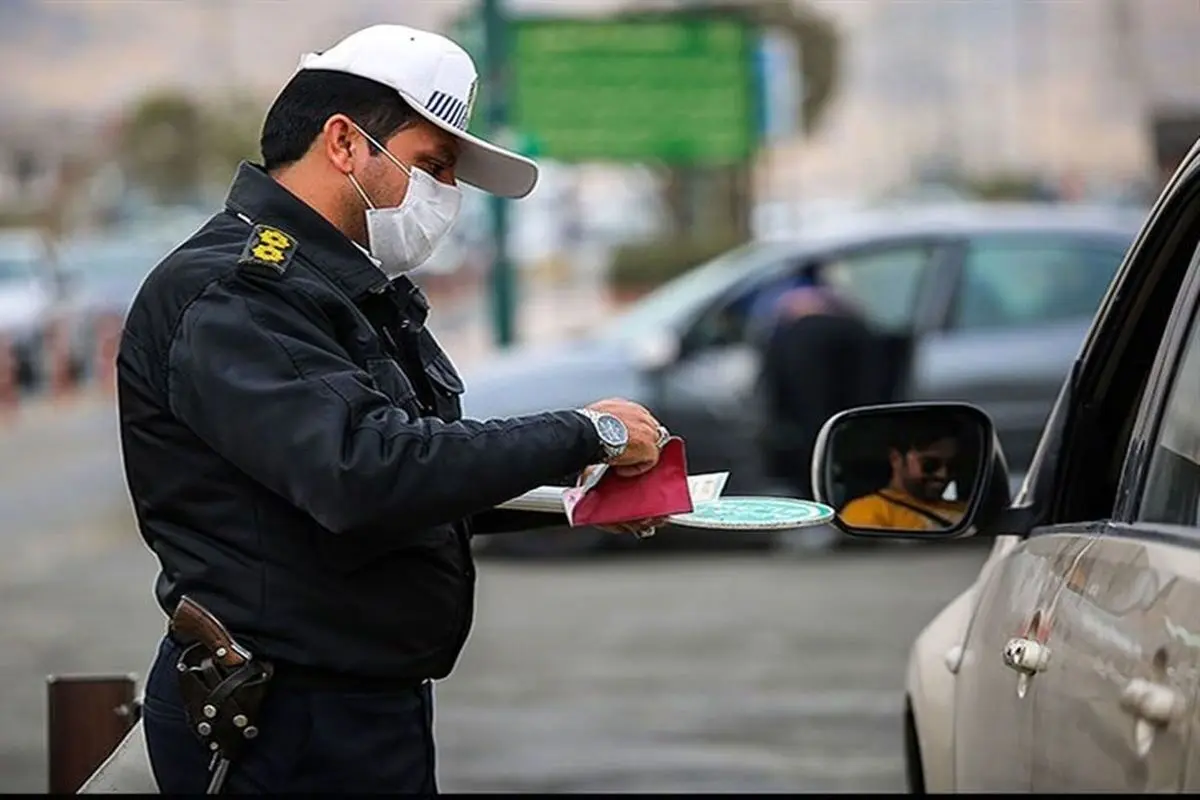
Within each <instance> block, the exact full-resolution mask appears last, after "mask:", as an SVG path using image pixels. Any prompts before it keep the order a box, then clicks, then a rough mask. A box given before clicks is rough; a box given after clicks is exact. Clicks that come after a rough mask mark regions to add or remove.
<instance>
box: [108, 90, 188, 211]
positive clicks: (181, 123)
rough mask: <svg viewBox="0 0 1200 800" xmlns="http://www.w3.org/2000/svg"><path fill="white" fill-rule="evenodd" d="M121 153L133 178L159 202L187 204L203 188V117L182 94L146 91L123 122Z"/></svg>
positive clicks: (133, 180) (121, 161)
mask: <svg viewBox="0 0 1200 800" xmlns="http://www.w3.org/2000/svg"><path fill="white" fill-rule="evenodd" d="M117 147H118V153H117V157H118V160H119V161H120V163H121V166H122V167H123V168H124V170H125V173H126V175H127V176H128V178H129V180H130V182H131V183H132V184H134V185H135V186H137V187H139V188H143V189H145V190H146V191H148V192H149V193H150V195H151V196H152V197H153V198H154V199H155V200H156V201H158V202H163V203H178V202H187V201H189V200H191V199H192V198H193V197H195V195H196V193H197V192H198V191H199V190H200V185H201V180H202V174H203V163H204V153H203V147H204V131H203V115H202V112H201V109H200V107H199V105H198V104H197V103H196V102H195V101H193V100H192V99H191V98H190V97H188V96H187V95H185V94H183V93H182V92H178V91H174V90H170V89H166V90H159V91H156V92H153V93H151V94H149V95H146V96H145V97H144V98H143V99H142V100H141V101H139V102H138V103H137V104H136V105H135V106H134V107H133V109H132V110H131V111H130V112H129V114H128V115H127V116H126V117H125V119H124V120H123V123H122V125H121V131H120V134H119V137H118V144H117Z"/></svg>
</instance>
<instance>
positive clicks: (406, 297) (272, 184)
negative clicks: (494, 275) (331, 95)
mask: <svg viewBox="0 0 1200 800" xmlns="http://www.w3.org/2000/svg"><path fill="white" fill-rule="evenodd" d="M225 206H226V207H227V208H228V209H229V210H230V211H232V212H233V213H235V214H239V215H241V216H244V217H247V218H249V219H250V221H251V222H252V223H253V224H256V225H257V224H259V223H262V224H265V225H273V226H275V227H278V228H279V229H280V230H282V231H283V232H284V233H287V234H288V235H290V236H291V237H292V238H293V239H295V240H296V242H297V243H298V244H297V249H298V251H299V252H301V253H303V254H304V255H305V256H306V257H307V260H308V261H309V262H310V263H312V264H313V266H314V267H316V268H317V269H318V270H320V271H321V274H323V275H324V276H325V277H326V278H328V279H329V280H330V281H332V282H333V283H334V284H335V285H336V286H337V287H338V288H339V289H341V290H342V291H343V292H345V293H346V295H347V296H348V297H349V298H350V299H351V300H354V301H358V300H361V299H362V298H363V297H364V296H366V295H367V294H370V293H375V294H379V293H382V292H385V291H387V290H388V289H389V287H390V288H392V289H394V290H395V291H396V293H397V296H398V299H399V300H400V305H401V307H402V308H403V309H404V311H405V312H406V313H407V314H408V315H410V316H411V317H412V318H414V319H415V320H416V321H418V322H424V320H425V316H426V313H427V311H428V308H429V304H428V302H427V301H426V300H425V296H424V293H423V292H421V289H420V287H418V286H417V285H416V284H415V283H413V282H412V280H411V279H410V278H408V276H406V275H401V276H400V277H399V278H396V279H395V280H393V281H389V280H388V278H387V276H386V275H384V274H383V272H382V270H380V269H379V268H378V267H377V266H375V264H374V263H373V262H372V260H371V257H370V255H369V254H368V253H367V251H366V250H364V249H363V248H361V247H360V246H359V245H358V244H356V243H355V242H354V241H353V240H351V239H350V238H348V237H347V236H346V235H345V234H344V233H342V232H341V231H340V230H338V229H337V228H336V227H334V225H333V224H332V223H331V222H330V221H329V220H327V219H325V218H324V217H323V216H321V215H320V214H319V213H317V212H316V211H315V210H314V209H313V207H312V206H310V205H309V204H308V203H305V202H304V201H303V200H301V199H300V198H299V197H296V195H294V194H292V193H291V192H290V191H288V190H287V189H286V188H284V186H283V185H281V184H280V183H279V182H278V181H276V180H275V179H274V178H272V177H271V176H270V175H268V174H267V172H266V170H264V169H263V168H262V167H261V166H259V165H258V164H251V163H249V162H247V161H243V162H242V163H241V164H240V165H239V166H238V171H237V175H235V176H234V179H233V184H232V185H231V186H230V187H229V195H228V196H227V197H226V199H225Z"/></svg>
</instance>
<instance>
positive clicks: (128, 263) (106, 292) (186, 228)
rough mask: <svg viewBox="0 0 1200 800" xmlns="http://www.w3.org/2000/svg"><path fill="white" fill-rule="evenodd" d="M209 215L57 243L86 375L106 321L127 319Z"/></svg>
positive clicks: (166, 219)
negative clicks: (150, 277)
mask: <svg viewBox="0 0 1200 800" xmlns="http://www.w3.org/2000/svg"><path fill="white" fill-rule="evenodd" d="M207 218H208V215H207V214H201V213H199V212H191V211H189V212H188V213H177V214H174V215H170V216H165V217H162V218H155V219H154V220H152V221H151V220H147V221H144V222H143V223H141V224H129V225H125V226H122V227H120V228H118V229H115V230H111V231H106V232H104V233H100V234H94V235H88V236H77V237H74V238H71V239H68V240H66V241H65V242H62V243H61V244H60V245H59V246H58V247H57V248H56V257H55V269H56V270H57V272H58V274H59V279H60V282H61V283H62V284H63V285H64V286H65V287H66V288H65V290H64V292H63V294H64V299H63V300H62V306H63V307H64V308H65V312H64V313H65V315H66V316H67V317H68V318H69V319H70V320H71V336H72V343H71V349H72V352H75V353H78V354H79V356H78V358H79V359H80V361H81V366H80V368H79V372H80V374H87V371H88V369H89V368H90V366H91V365H92V359H93V355H94V353H95V352H96V347H97V344H98V335H99V330H100V326H101V325H102V324H104V323H106V322H107V323H108V324H113V323H114V321H115V322H117V323H119V322H121V321H123V320H124V318H125V314H126V313H127V312H128V310H129V306H130V305H131V304H132V303H133V298H134V296H135V295H136V294H137V291H138V288H139V287H140V286H141V283H142V280H143V279H145V277H146V275H147V274H149V272H150V270H151V269H153V268H154V266H155V265H156V264H157V263H158V262H159V261H160V260H162V258H163V257H164V256H166V255H167V253H169V252H170V251H171V250H172V249H174V248H175V247H176V246H177V245H178V244H179V243H180V242H182V241H183V240H184V239H186V238H187V237H188V236H190V235H191V234H192V232H194V231H195V230H196V229H197V228H199V227H200V226H201V225H202V224H203V223H204V221H205V220H207Z"/></svg>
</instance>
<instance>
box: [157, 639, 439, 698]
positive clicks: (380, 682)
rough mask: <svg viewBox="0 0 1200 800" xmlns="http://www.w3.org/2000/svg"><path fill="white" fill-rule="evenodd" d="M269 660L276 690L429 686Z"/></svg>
mask: <svg viewBox="0 0 1200 800" xmlns="http://www.w3.org/2000/svg"><path fill="white" fill-rule="evenodd" d="M167 638H168V639H170V640H171V642H173V643H174V644H175V645H177V646H179V647H182V646H183V643H182V642H180V641H179V639H178V638H176V637H175V635H174V634H172V633H170V632H168V633H167ZM268 660H269V661H270V662H271V663H272V664H273V665H274V666H275V676H274V678H273V679H272V683H273V684H275V685H276V686H283V685H286V686H290V687H292V688H295V689H307V690H310V691H318V692H322V691H332V692H377V693H380V694H394V693H398V692H408V691H415V690H417V689H419V688H421V687H422V686H424V685H425V684H426V683H428V681H427V680H425V679H414V678H395V677H379V676H376V675H354V674H351V673H347V672H338V671H336V670H331V669H327V668H325V667H314V666H311V665H307V664H294V663H291V662H288V661H280V660H279V659H275V658H271V659H268Z"/></svg>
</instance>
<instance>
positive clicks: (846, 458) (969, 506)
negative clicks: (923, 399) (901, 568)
mask: <svg viewBox="0 0 1200 800" xmlns="http://www.w3.org/2000/svg"><path fill="white" fill-rule="evenodd" d="M995 448H996V444H995V431H994V428H993V426H992V422H991V420H990V419H989V418H988V416H987V414H985V413H984V412H983V411H981V410H979V409H978V408H976V407H974V406H971V405H967V404H962V403H904V404H895V405H886V406H871V407H868V408H858V409H853V410H850V411H845V412H842V413H841V414H838V415H836V416H834V417H832V418H831V419H830V420H829V421H828V422H826V423H825V426H824V428H823V429H822V430H821V434H820V437H819V438H818V440H817V448H816V452H815V456H814V459H813V486H814V487H815V488H816V491H817V495H818V499H820V500H821V502H824V503H826V504H828V505H830V506H832V507H833V508H834V509H836V510H837V514H838V516H837V521H838V523H839V525H838V527H840V528H842V529H843V530H845V531H846V532H847V533H850V534H855V535H859V536H875V537H880V536H884V537H892V538H931V537H933V538H938V537H941V538H946V537H951V536H959V535H962V534H963V533H964V532H965V531H967V530H968V529H969V528H970V526H971V524H972V521H973V519H974V516H975V514H976V512H977V511H978V509H979V506H980V504H981V503H982V501H983V500H984V499H985V495H987V494H988V492H986V491H985V488H984V487H986V486H989V481H990V480H991V477H992V471H993V470H992V467H993V458H994V457H995Z"/></svg>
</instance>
